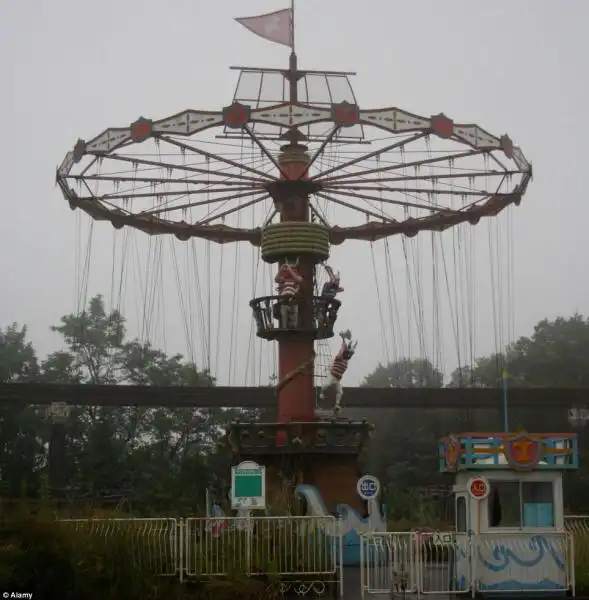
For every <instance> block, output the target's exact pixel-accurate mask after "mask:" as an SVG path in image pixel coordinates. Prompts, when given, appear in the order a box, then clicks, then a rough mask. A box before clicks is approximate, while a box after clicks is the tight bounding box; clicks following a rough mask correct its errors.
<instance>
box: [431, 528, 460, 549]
mask: <svg viewBox="0 0 589 600" xmlns="http://www.w3.org/2000/svg"><path fill="white" fill-rule="evenodd" d="M455 543H456V534H455V533H454V532H452V531H436V532H435V533H432V544H433V545H434V546H453V545H454V544H455Z"/></svg>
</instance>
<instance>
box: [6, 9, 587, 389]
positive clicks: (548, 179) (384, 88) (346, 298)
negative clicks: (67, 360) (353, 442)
mask: <svg viewBox="0 0 589 600" xmlns="http://www.w3.org/2000/svg"><path fill="white" fill-rule="evenodd" d="M285 6H287V2H286V1H285V0H283V1H281V2H278V1H276V0H275V1H270V0H251V1H250V2H243V1H241V2H240V1H237V0H222V1H220V2H204V1H202V0H201V1H198V0H167V1H166V2H156V1H154V0H103V1H102V2H90V1H89V0H52V1H48V0H1V1H0V81H1V82H2V84H1V86H2V87H1V89H2V94H0V114H1V115H2V118H3V125H2V127H3V131H4V134H3V143H2V145H1V147H0V174H1V176H2V207H3V210H2V217H0V273H1V274H2V285H1V288H0V289H1V294H0V324H2V325H6V324H9V323H10V322H12V321H17V322H19V323H22V324H27V325H28V326H29V328H30V337H31V339H32V340H33V342H34V343H35V345H36V347H37V348H38V350H39V353H40V354H41V355H44V354H45V353H47V352H49V351H51V350H53V349H55V348H56V347H57V346H58V344H59V339H58V337H57V336H56V335H55V334H53V333H51V332H50V331H49V326H50V325H52V324H55V323H56V322H57V321H58V320H59V317H60V316H61V315H62V314H64V313H65V312H69V311H72V310H75V309H76V308H77V305H78V302H79V297H80V286H81V284H80V281H79V278H80V266H79V263H80V257H79V256H78V258H77V259H76V253H77V252H79V250H78V248H80V247H81V246H80V245H79V244H77V242H76V236H77V235H82V236H85V237H84V239H83V240H82V245H84V244H85V243H86V242H87V235H88V234H87V231H88V219H87V217H85V216H80V215H76V213H73V212H72V211H70V209H69V207H68V205H67V203H66V202H65V201H64V199H63V198H62V196H61V193H60V192H59V190H58V189H57V188H56V187H55V185H54V182H55V168H56V166H57V165H58V164H59V163H61V161H62V160H63V157H64V156H65V154H66V152H68V151H69V150H70V149H72V148H73V145H74V144H75V142H76V140H77V139H78V138H84V139H91V138H92V137H94V136H95V135H97V134H98V133H100V132H102V131H103V130H104V129H106V128H107V127H115V126H127V125H128V124H129V123H131V122H132V121H134V120H135V119H137V118H138V117H139V116H145V117H148V118H153V119H159V118H162V117H166V116H169V115H172V114H174V113H176V112H179V111H181V110H184V109H186V108H194V109H204V110H220V108H221V107H223V106H226V105H228V104H230V102H231V98H232V96H233V90H234V86H235V77H236V74H235V72H232V71H230V70H229V69H228V67H229V66H230V65H235V64H238V65H239V64H246V65H257V66H267V67H283V66H285V65H286V61H287V59H288V50H287V49H286V48H283V47H281V46H277V45H275V44H272V43H270V42H267V41H264V40H262V39H260V38H258V37H256V36H255V35H253V34H252V33H250V32H248V31H247V30H246V29H244V28H243V27H241V26H239V25H238V24H237V23H235V22H234V21H233V17H244V16H252V15H257V14H260V13H263V12H265V11H271V10H277V9H279V8H283V7H285ZM588 22H589V3H588V2H587V1H586V0H566V1H562V0H561V1H560V2H557V1H556V0H517V1H516V2H514V1H513V0H494V1H492V2H491V1H488V2H482V1H477V2H473V0H446V1H444V2H440V1H439V0H428V1H425V0H421V1H419V0H413V1H412V2H409V1H405V2H400V1H398V0H366V1H365V2H362V3H360V2H352V1H351V0H314V1H311V0H298V3H297V13H296V40H297V54H298V56H299V64H300V65H301V67H303V68H310V69H339V70H351V71H357V72H358V76H357V77H355V78H354V80H353V84H354V90H355V93H356V96H357V98H358V102H359V104H360V106H361V107H365V108H377V107H387V106H397V107H400V108H402V109H405V110H408V111H411V112H413V113H416V114H420V115H426V116H429V115H433V114H438V113H440V112H444V113H445V114H447V115H448V116H450V117H451V118H453V119H454V120H455V121H456V122H461V123H470V122H475V123H478V124H480V125H481V126H482V127H483V128H485V129H487V130H488V131H490V132H491V133H493V134H497V135H502V134H503V133H508V134H509V135H510V137H511V138H512V139H513V140H514V142H515V143H516V144H517V145H520V146H521V147H522V149H523V151H524V153H525V155H526V157H527V158H528V160H530V161H531V162H532V164H533V169H534V180H533V182H532V184H531V185H530V187H529V190H528V192H527V194H526V196H525V197H524V200H523V202H522V203H521V205H520V206H519V207H516V208H514V209H513V211H511V216H508V215H503V216H502V217H501V218H502V219H503V227H504V230H505V231H507V230H508V229H509V230H510V231H511V233H510V235H511V236H512V237H513V242H514V247H513V264H514V268H513V275H512V279H513V282H514V290H513V294H512V299H513V306H511V305H510V304H511V300H510V299H507V298H504V299H503V307H502V309H501V310H502V312H504V313H505V315H506V316H505V320H506V322H507V321H508V322H509V323H508V324H507V325H505V324H503V325H501V326H500V327H501V328H502V334H501V340H502V341H503V342H508V341H510V339H509V338H513V337H519V336H520V335H527V334H529V333H531V329H532V327H533V325H534V324H535V323H536V322H537V321H538V320H539V319H541V318H543V317H550V318H553V317H555V316H557V315H565V316H568V315H570V314H572V313H573V312H574V311H580V312H587V297H588V292H589V278H588V276H587V258H588V250H587V241H586V240H587V225H588V224H589V204H588V200H587V181H588V176H587V172H588V169H587V164H586V163H587V151H586V149H584V147H583V144H584V141H585V139H586V136H587V135H588V134H589V125H588V120H587V117H586V112H587V107H588V106H589V93H588V90H589V83H588V81H587V58H586V57H587V56H589V41H588V36H587V33H586V31H587V23H588ZM80 232H82V233H81V234H80ZM473 232H474V233H473V234H472V235H475V234H476V236H478V237H479V238H480V243H479V242H478V241H477V243H479V245H480V247H483V246H484V245H485V244H486V243H487V236H488V234H487V225H486V224H479V225H478V226H477V228H475V229H473ZM141 235H142V234H140V233H137V239H139V238H140V237H141ZM443 235H444V236H446V238H445V239H446V240H449V239H450V238H449V237H448V236H449V235H451V234H448V233H445V234H443ZM506 235H507V234H506ZM93 236H95V237H94V238H93V244H92V255H91V263H92V267H91V269H90V271H89V272H90V280H89V284H88V290H87V294H88V296H89V295H93V294H94V293H98V292H102V293H104V294H105V295H106V296H108V294H109V290H110V286H111V280H112V272H113V263H117V259H116V258H115V259H114V261H113V256H112V252H113V250H112V248H113V246H112V244H113V230H112V228H111V226H110V225H109V224H105V223H96V224H95V226H94V233H93ZM426 236H429V234H426ZM427 239H428V238H427V237H424V240H422V241H423V243H424V244H426V243H427ZM138 243H139V244H143V243H144V241H139V242H138ZM450 243H451V242H450ZM400 244H401V242H400V240H398V239H395V238H393V239H392V240H390V242H389V247H390V249H391V253H392V261H393V263H394V264H396V265H401V266H403V263H404V262H405V259H404V257H403V254H402V252H401V250H400V248H401V246H400ZM140 247H143V246H140ZM179 247H181V244H180V245H179ZM199 248H201V249H202V248H204V246H202V247H199ZM204 252H205V251H204V249H202V252H200V250H199V254H200V258H201V259H202V258H203V256H204ZM224 252H225V255H224V256H225V259H224V260H225V262H224V264H225V267H224V271H223V277H222V279H223V286H224V287H223V289H222V290H221V291H222V293H223V295H225V296H226V295H227V294H228V290H229V289H230V288H231V281H232V279H234V275H232V274H231V273H230V271H231V269H234V268H235V267H234V265H235V258H234V250H233V249H232V248H230V247H227V248H225V249H224ZM240 252H241V250H240ZM377 252H378V253H380V254H379V257H380V258H379V259H378V260H380V261H381V266H380V267H379V269H382V268H383V267H382V254H383V252H384V250H383V247H382V245H381V246H380V247H379V249H378V250H377ZM424 252H425V250H424ZM211 254H215V256H214V258H213V259H211V260H214V261H216V263H215V264H216V265H217V266H215V269H217V270H219V268H220V267H219V261H220V258H219V257H220V254H219V249H218V248H213V249H212V250H211ZM243 255H244V256H246V255H247V256H248V257H251V256H253V255H252V250H251V249H250V248H246V249H244V250H243ZM503 258H505V257H503ZM369 260H370V253H369V251H368V249H367V245H366V244H365V245H361V244H358V243H354V244H349V245H348V246H345V247H343V248H337V249H335V250H334V256H333V259H332V262H333V263H334V266H336V268H339V269H340V270H341V271H342V283H343V284H344V287H345V288H346V292H345V293H344V294H342V296H341V300H342V301H343V303H344V307H345V313H342V315H341V317H340V323H338V324H339V325H341V326H342V327H350V328H351V329H352V331H353V332H354V333H355V334H356V336H357V337H358V338H359V340H360V345H359V347H358V354H357V357H356V358H355V359H354V362H353V365H351V369H350V374H349V376H348V377H347V382H348V383H355V382H358V381H359V380H360V379H361V377H362V376H363V375H365V374H366V373H367V372H368V371H369V370H370V369H372V368H373V367H374V366H375V364H376V363H378V362H379V361H383V360H385V359H387V358H389V359H390V358H391V356H385V354H386V352H385V350H383V349H382V346H383V344H382V337H383V334H382V327H380V326H379V323H378V322H377V320H376V319H375V318H374V314H375V313H376V303H375V302H376V301H375V298H374V278H373V276H372V274H371V272H370V270H369V269H367V268H366V266H367V265H368V263H369ZM241 264H242V268H243V269H244V271H245V272H246V274H245V275H244V277H245V279H248V278H249V280H251V278H252V276H251V273H252V270H253V266H252V265H253V262H252V259H250V258H248V259H247V260H246V259H245V258H244V259H243V261H242V263H241ZM76 265H77V266H76ZM230 265H232V266H230ZM401 266H400V267H399V268H401ZM115 267H116V268H120V265H118V266H117V265H116V264H115ZM403 268H405V267H404V266H403ZM489 268H490V267H489V262H488V260H485V259H484V258H481V259H480V261H479V262H478V263H477V264H476V271H477V273H476V277H477V278H480V283H478V284H477V285H478V290H479V291H478V294H477V299H476V302H477V306H478V309H477V311H478V312H477V319H476V323H474V324H473V325H472V329H473V331H471V332H469V333H468V336H474V335H476V338H477V342H476V349H475V353H476V354H477V355H482V354H487V353H489V352H492V351H494V349H495V345H496V337H497V336H496V330H497V327H498V325H497V323H496V322H497V318H496V317H495V318H494V317H493V316H492V315H491V312H492V311H491V303H490V301H489V296H490V294H491V293H492V292H491V287H492V285H491V284H490V283H489V276H488V273H489ZM381 272H382V271H381ZM506 273H507V271H506ZM473 277H474V275H473ZM505 277H507V275H505ZM214 279H221V278H219V277H216V276H214ZM185 284H186V285H190V284H189V283H187V282H185ZM127 285H128V286H129V288H130V289H131V288H133V286H134V285H135V284H133V282H132V281H131V280H129V281H128V282H127ZM215 285H218V282H217V281H215ZM219 285H220V284H219ZM399 285H401V286H402V283H400V284H399ZM162 286H164V287H165V289H163V292H162V294H163V296H166V298H167V297H168V296H169V297H170V298H173V297H175V295H177V292H176V289H175V287H174V285H172V284H171V283H167V284H163V283H162ZM249 287H250V288H251V286H249ZM254 287H255V286H254ZM215 290H217V288H212V291H211V293H212V296H213V302H214V303H215V304H216V303H217V300H215V295H216V294H217V293H218V290H217V291H215ZM404 293H405V292H401V291H400V292H399V294H400V295H401V296H402V295H403V294H404ZM134 295H135V298H137V297H138V296H140V295H141V294H140V292H139V291H138V288H137V287H136V286H135V288H134ZM229 295H231V294H229ZM251 295H252V290H251V289H249V291H248V285H245V284H244V285H243V286H242V289H241V291H240V293H239V298H238V302H239V305H240V307H241V308H240V309H239V310H240V311H241V312H240V321H239V325H238V326H237V329H238V331H236V332H234V333H232V334H229V333H228V329H229V327H230V323H229V321H230V319H229V318H228V317H227V318H220V317H219V318H217V317H218V315H217V317H213V321H214V326H213V327H212V329H211V330H210V331H208V333H207V335H209V336H210V337H211V338H215V340H216V341H211V343H210V344H209V349H208V350H204V349H202V348H203V345H202V344H200V343H198V342H196V341H194V340H192V341H187V340H186V336H185V335H184V330H185V323H184V321H183V318H182V317H181V316H180V315H178V314H177V311H176V314H175V315H174V314H171V315H170V314H168V315H167V317H166V326H165V329H166V331H165V332H164V331H163V329H162V328H163V326H162V327H161V328H159V329H158V331H159V333H158V334H157V335H155V334H153V336H154V343H156V344H158V345H162V344H164V345H165V347H166V349H168V350H169V351H181V352H184V353H187V354H191V353H194V358H195V360H196V361H197V362H199V363H200V364H203V363H205V362H207V361H209V364H210V365H211V367H212V369H213V371H214V372H216V373H217V374H218V375H219V377H220V380H221V382H225V383H227V382H230V383H232V384H240V383H244V381H247V382H248V383H250V384H251V383H256V380H258V379H260V380H262V382H263V379H264V377H266V376H267V375H268V374H269V373H271V372H272V369H273V367H272V364H271V363H272V360H273V359H271V358H268V359H267V358H264V361H265V362H267V363H268V364H267V365H266V366H265V367H263V366H262V367H260V369H261V371H262V374H260V373H257V374H254V375H251V376H250V375H247V374H246V373H245V371H244V369H245V367H244V364H243V363H244V361H245V358H244V356H245V353H246V349H247V346H248V339H249V335H250V318H249V313H248V307H247V303H248V301H249V298H250V297H251ZM387 302H389V300H387ZM398 302H399V303H401V304H402V303H404V300H401V299H400V300H398ZM429 302H430V304H431V298H430V300H429ZM508 305H509V306H508ZM168 306H170V307H173V306H174V301H173V300H170V301H169V302H168ZM134 307H135V308H134ZM121 308H122V310H123V312H125V313H126V314H128V316H129V317H130V321H131V322H132V323H131V324H130V327H131V329H132V331H131V334H132V335H140V332H139V329H141V326H140V325H138V324H137V322H138V321H140V320H141V319H139V318H138V317H137V315H134V314H129V313H134V311H137V312H138V313H139V312H141V309H140V307H139V308H137V307H136V305H135V304H133V303H132V302H131V301H130V300H129V301H128V303H125V304H124V305H123V306H121ZM405 309H407V306H405ZM168 310H172V311H173V310H175V309H173V308H170V309H168ZM228 310H230V311H232V310H233V309H228ZM448 310H449V308H446V309H444V312H443V314H444V315H446V316H445V317H443V318H444V319H445V320H446V321H448V320H449V318H450V317H449V316H447V315H448V314H449V313H448ZM160 312H163V308H162V309H160ZM225 314H229V313H227V312H226V313H225ZM134 317H137V318H134ZM153 318H154V319H156V318H159V317H153ZM195 320H198V317H195ZM233 320H234V319H233ZM133 323H134V324H133ZM367 323H368V324H367ZM154 327H155V328H156V329H157V327H156V326H155V325H154ZM158 327H159V326H158ZM213 330H214V331H213ZM200 335H201V336H202V335H205V334H204V333H202V332H201V334H200ZM238 339H239V342H238V341H236V340H238ZM162 340H163V341H162ZM218 340H221V341H218ZM407 343H408V342H407ZM429 344H430V346H432V347H433V345H432V344H434V342H432V341H431V339H430V342H429ZM187 345H189V346H190V345H192V346H193V348H192V349H187ZM441 345H442V346H443V353H444V356H443V357H442V358H439V359H438V361H439V362H440V363H441V366H443V367H444V368H445V369H446V370H450V369H451V368H454V367H455V366H456V363H457V360H458V359H457V356H456V350H455V348H454V343H453V342H452V341H451V333H449V332H447V333H446V335H445V341H444V342H443V343H441ZM233 346H235V348H237V350H235V356H233V354H232V353H233V352H234V350H231V347H233ZM335 347H336V342H335V341H333V342H332V343H331V348H332V350H335ZM258 348H260V349H261V350H258V352H267V349H266V346H265V342H264V343H263V344H262V343H258ZM207 353H208V355H209V356H208V357H205V356H204V354H207ZM228 353H229V354H231V356H233V358H232V360H233V361H237V362H238V363H239V365H238V367H235V368H233V367H232V368H228V367H227V365H226V364H224V361H225V362H226V357H227V355H228ZM402 353H405V354H407V353H411V354H416V352H415V351H410V349H407V348H406V349H404V351H403V352H402ZM389 354H390V352H389ZM434 354H435V352H434ZM211 355H213V356H212V357H211ZM224 357H225V358H224ZM393 358H394V357H393ZM251 360H253V359H251ZM250 362H251V361H250ZM252 369H253V370H252ZM247 370H248V373H253V371H255V369H254V368H253V367H252V368H250V367H247Z"/></svg>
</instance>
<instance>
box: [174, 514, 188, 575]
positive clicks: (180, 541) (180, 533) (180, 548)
mask: <svg viewBox="0 0 589 600" xmlns="http://www.w3.org/2000/svg"><path fill="white" fill-rule="evenodd" d="M185 533H186V528H185V525H184V519H183V518H182V519H180V520H179V523H178V528H177V529H176V536H177V539H176V552H177V553H178V569H179V571H180V573H179V575H180V582H181V583H182V582H183V581H184V541H185Z"/></svg>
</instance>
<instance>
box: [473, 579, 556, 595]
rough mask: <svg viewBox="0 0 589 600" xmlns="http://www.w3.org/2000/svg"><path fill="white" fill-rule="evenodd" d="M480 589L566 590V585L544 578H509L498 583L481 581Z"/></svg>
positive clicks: (515, 590) (517, 590)
mask: <svg viewBox="0 0 589 600" xmlns="http://www.w3.org/2000/svg"><path fill="white" fill-rule="evenodd" d="M478 587H479V589H480V590H484V591H493V590H497V591H499V590H501V591H512V592H514V593H515V592H519V591H523V590H538V591H544V590H564V589H565V585H564V584H562V583H557V582H556V581H552V580H551V579H542V581H532V582H530V581H518V580H517V579H507V580H505V581H499V582H498V583H479V586H478Z"/></svg>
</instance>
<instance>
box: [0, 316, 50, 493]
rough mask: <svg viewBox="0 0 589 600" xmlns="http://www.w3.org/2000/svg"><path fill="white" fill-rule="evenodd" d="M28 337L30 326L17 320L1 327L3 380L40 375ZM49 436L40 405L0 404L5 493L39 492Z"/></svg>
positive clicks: (0, 459)
mask: <svg viewBox="0 0 589 600" xmlns="http://www.w3.org/2000/svg"><path fill="white" fill-rule="evenodd" d="M26 338H27V328H26V327H19V326H18V325H17V324H16V323H13V324H12V325H10V326H9V327H7V328H5V329H4V330H0V383H5V382H9V381H10V382H17V381H34V380H35V378H36V377H37V376H38V374H39V365H38V362H37V356H36V353H35V350H34V348H33V345H32V344H31V342H28V341H27V339H26ZM46 436H47V431H46V427H45V424H44V421H43V414H42V412H41V411H40V410H39V409H38V408H35V407H32V406H23V405H21V404H16V403H15V404H0V484H1V487H2V491H3V493H4V494H5V495H8V496H11V497H18V496H19V495H21V494H22V493H24V492H25V491H27V492H28V493H32V494H36V493H38V492H39V489H40V487H41V475H42V468H43V463H44V443H45V441H46Z"/></svg>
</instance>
